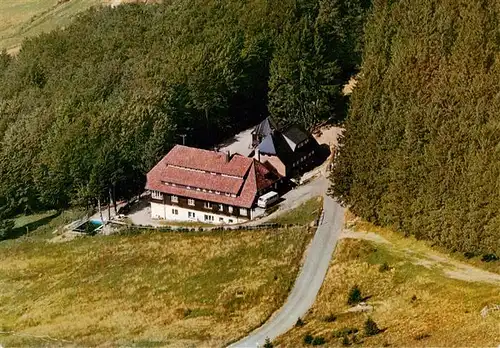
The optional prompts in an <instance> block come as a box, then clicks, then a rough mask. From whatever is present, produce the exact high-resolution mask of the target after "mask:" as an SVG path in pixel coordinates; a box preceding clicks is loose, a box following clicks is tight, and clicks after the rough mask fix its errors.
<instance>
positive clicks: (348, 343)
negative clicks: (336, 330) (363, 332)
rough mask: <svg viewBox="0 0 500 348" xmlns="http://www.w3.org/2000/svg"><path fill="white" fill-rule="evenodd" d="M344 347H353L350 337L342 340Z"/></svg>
mask: <svg viewBox="0 0 500 348" xmlns="http://www.w3.org/2000/svg"><path fill="white" fill-rule="evenodd" d="M342 345H343V346H344V347H347V346H350V345H351V341H349V336H347V335H345V336H344V337H343V338H342Z"/></svg>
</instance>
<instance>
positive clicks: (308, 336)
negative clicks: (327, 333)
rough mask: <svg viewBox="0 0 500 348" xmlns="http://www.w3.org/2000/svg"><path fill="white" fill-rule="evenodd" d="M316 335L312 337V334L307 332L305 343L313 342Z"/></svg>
mask: <svg viewBox="0 0 500 348" xmlns="http://www.w3.org/2000/svg"><path fill="white" fill-rule="evenodd" d="M313 339H314V337H312V335H310V334H307V335H305V336H304V343H305V344H311V343H312V341H313Z"/></svg>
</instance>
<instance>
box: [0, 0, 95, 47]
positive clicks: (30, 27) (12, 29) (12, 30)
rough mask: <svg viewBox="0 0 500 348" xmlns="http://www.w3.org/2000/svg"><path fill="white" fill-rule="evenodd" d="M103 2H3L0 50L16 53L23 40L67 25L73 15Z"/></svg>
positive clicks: (1, 8)
mask: <svg viewBox="0 0 500 348" xmlns="http://www.w3.org/2000/svg"><path fill="white" fill-rule="evenodd" d="M103 3H104V0H69V1H58V0H2V1H0V50H2V49H6V50H8V51H15V50H17V49H18V47H19V46H20V44H21V42H22V41H23V39H24V38H27V37H31V36H35V35H38V34H40V33H42V32H48V31H51V30H54V29H56V28H58V27H64V26H66V25H68V24H69V23H70V22H71V20H72V19H73V18H74V16H75V15H76V14H78V13H79V12H81V11H83V10H86V9H88V8H90V7H91V6H98V5H102V4H103Z"/></svg>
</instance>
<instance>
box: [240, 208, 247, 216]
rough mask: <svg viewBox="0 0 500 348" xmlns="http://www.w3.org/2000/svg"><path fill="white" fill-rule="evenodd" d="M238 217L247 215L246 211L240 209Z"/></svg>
mask: <svg viewBox="0 0 500 348" xmlns="http://www.w3.org/2000/svg"><path fill="white" fill-rule="evenodd" d="M240 215H245V216H246V215H247V210H246V209H245V208H241V209H240Z"/></svg>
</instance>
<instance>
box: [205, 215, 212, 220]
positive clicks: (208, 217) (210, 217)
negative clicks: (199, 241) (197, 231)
mask: <svg viewBox="0 0 500 348" xmlns="http://www.w3.org/2000/svg"><path fill="white" fill-rule="evenodd" d="M205 221H214V217H213V215H206V214H205Z"/></svg>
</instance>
